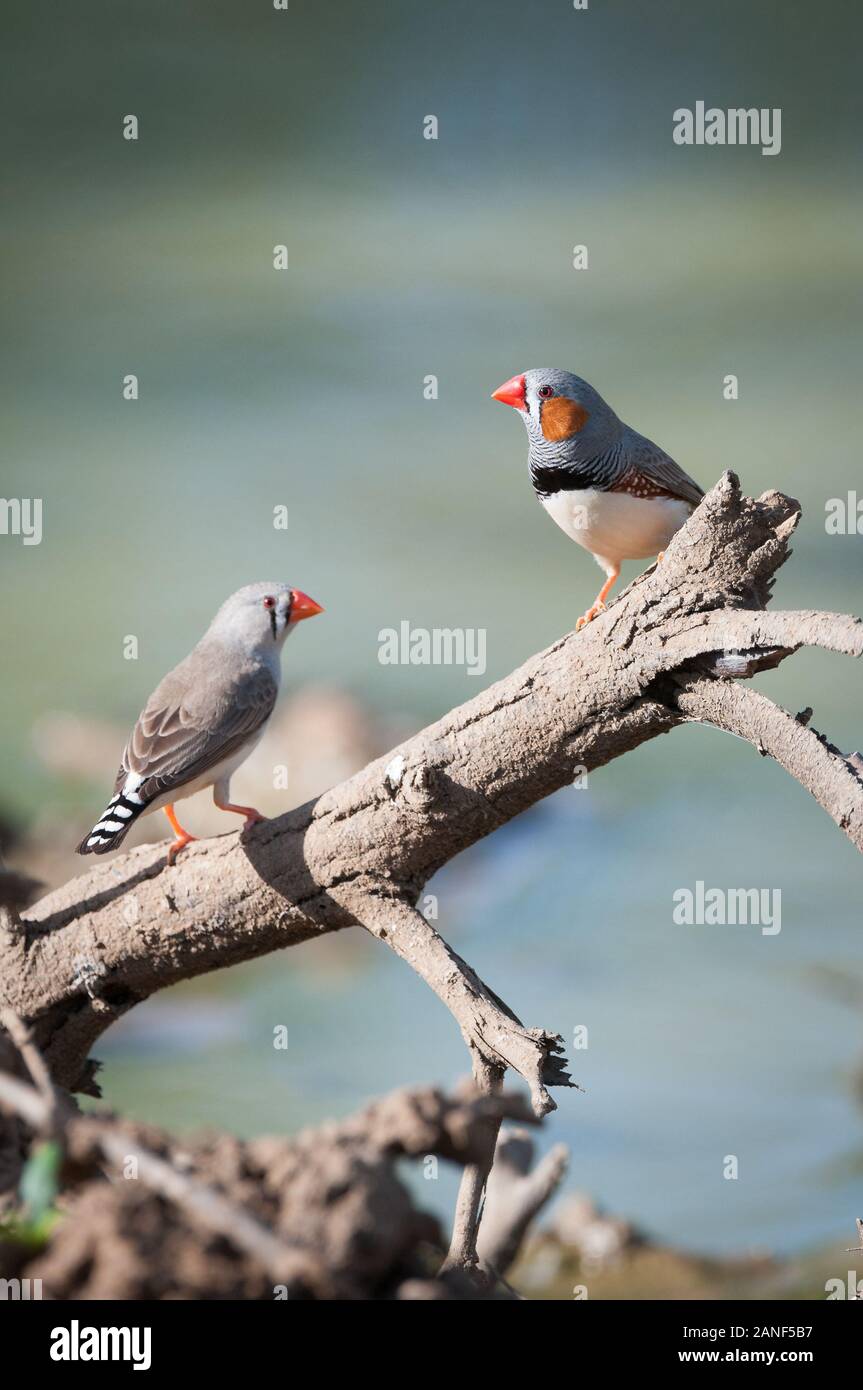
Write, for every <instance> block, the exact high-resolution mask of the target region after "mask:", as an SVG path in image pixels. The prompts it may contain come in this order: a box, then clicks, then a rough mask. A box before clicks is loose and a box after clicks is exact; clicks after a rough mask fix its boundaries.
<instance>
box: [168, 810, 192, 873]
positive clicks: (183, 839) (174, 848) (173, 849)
mask: <svg viewBox="0 0 863 1390" xmlns="http://www.w3.org/2000/svg"><path fill="white" fill-rule="evenodd" d="M162 810H163V811H164V812H165V815H166V816H167V817H168V820H169V821H170V822H171V829H172V830H173V832H174V834H175V835H176V837H177V838H176V840H175V841H174V843H173V844H172V845H169V846H168V863H169V864H173V862H174V860H175V859H176V857H177V855H178V854H179V853H180V850H181V849H184V848H185V846H186V845H188V844H189V843H190V842H191V841H192V840H197V838H198V837H197V835H190V834H189V832H188V830H184V829H183V827H182V825H181V824H180V822H179V821H178V820H177V817H176V816H175V815H174V807H173V805H171V806H163V807H162Z"/></svg>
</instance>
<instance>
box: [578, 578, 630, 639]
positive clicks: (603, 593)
mask: <svg viewBox="0 0 863 1390" xmlns="http://www.w3.org/2000/svg"><path fill="white" fill-rule="evenodd" d="M619 575H620V566H619V565H615V567H614V569H613V570H612V571H611V574H610V575H609V576H608V578H607V579H606V581H605V583H604V584H603V586H602V588H601V589H600V591H599V593H598V594H597V596H596V602H595V603H594V605H593V607H592V608H588V610H587V612H586V613H583V614H582V615H581V617H580V618H579V620H578V622H577V623H576V625H575V630H576V632H581V629H582V628H583V627H584V626H585V625H586V624H587V623H592V622H593V620H594V618H598V617H599V614H600V613H604V612H605V600H606V599H607V598H608V595H609V594H610V593H611V590H612V589H613V587H614V585H615V584H616V583H617V579H618V576H619Z"/></svg>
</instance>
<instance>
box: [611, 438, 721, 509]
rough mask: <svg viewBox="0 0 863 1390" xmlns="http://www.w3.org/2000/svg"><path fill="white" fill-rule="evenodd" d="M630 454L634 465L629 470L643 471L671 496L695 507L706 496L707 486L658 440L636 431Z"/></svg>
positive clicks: (656, 486) (658, 488)
mask: <svg viewBox="0 0 863 1390" xmlns="http://www.w3.org/2000/svg"><path fill="white" fill-rule="evenodd" d="M627 454H628V456H629V458H630V460H631V468H630V470H628V471H631V472H635V473H639V474H641V476H642V477H643V478H645V479H647V480H648V481H649V482H650V483H652V484H653V486H654V488H655V489H656V490H657V491H658V492H665V493H667V494H668V496H669V497H679V498H680V500H681V501H682V502H689V503H690V504H691V506H693V507H697V506H698V504H699V502H700V501H701V499H702V497H703V496H704V490H703V488H700V487H699V486H698V483H697V482H696V481H695V479H694V478H690V476H689V474H688V473H684V471H683V469H682V468H681V467H680V464H678V463H675V462H674V459H673V458H669V457H668V454H666V453H665V452H664V450H662V449H660V448H659V445H658V444H654V443H653V442H652V440H650V439H645V438H644V436H643V435H636V434H635V431H632V440H631V441H630V442H629V444H628V447H627Z"/></svg>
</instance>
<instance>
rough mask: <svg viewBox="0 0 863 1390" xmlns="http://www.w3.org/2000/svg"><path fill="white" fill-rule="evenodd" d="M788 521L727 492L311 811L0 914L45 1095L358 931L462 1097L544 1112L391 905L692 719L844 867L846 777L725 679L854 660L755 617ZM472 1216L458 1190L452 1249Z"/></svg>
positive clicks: (427, 939) (861, 643)
mask: <svg viewBox="0 0 863 1390" xmlns="http://www.w3.org/2000/svg"><path fill="white" fill-rule="evenodd" d="M798 519H799V508H798V505H797V503H795V502H793V501H792V500H791V499H789V498H786V497H784V496H782V495H781V494H780V493H775V492H773V493H767V494H765V495H764V496H763V497H762V498H760V499H759V500H757V501H754V500H752V499H750V498H747V497H745V496H743V495H741V492H740V488H739V484H738V482H737V479H736V478H735V477H734V475H733V474H731V473H727V474H725V475H724V477H723V478H722V479H721V480H720V482H719V483H718V484H717V485H716V487H714V488H713V490H712V491H711V493H710V494H709V495H708V496H707V497H706V498H705V499H704V501H703V502H702V504H701V506H700V507H699V508H698V509H697V511H696V512H695V513H694V515H693V516H692V517H691V519H690V520H689V522H688V523H687V525H686V526H685V527H684V528H683V530H681V531H680V532H678V534H677V535H676V536H675V537H674V539H673V541H672V542H671V545H670V546H669V548H668V551H667V552H666V555H665V559H664V560H663V562H662V564H661V565H660V566H658V567H655V568H654V569H653V570H650V571H648V572H647V573H646V574H644V575H642V576H640V577H639V579H637V580H636V581H635V582H634V583H633V584H631V585H630V586H629V588H628V589H627V590H626V591H625V593H624V594H623V595H622V596H621V597H620V598H619V599H618V601H617V602H616V603H615V604H614V605H613V606H612V607H611V608H610V609H609V611H608V612H607V613H606V614H604V615H602V617H600V618H599V619H598V620H597V621H595V622H594V623H592V624H590V626H588V627H587V628H585V629H584V630H583V631H582V632H580V633H578V634H576V633H570V634H569V635H568V636H566V637H563V638H561V639H560V640H559V641H558V642H555V643H554V644H553V645H552V646H551V647H549V648H548V649H547V650H546V651H544V652H541V653H539V654H538V655H536V656H534V657H531V658H530V659H529V660H528V661H527V662H525V664H524V665H523V666H522V667H520V668H519V669H518V670H517V671H515V672H513V673H512V674H511V675H510V676H508V677H506V678H505V679H504V680H501V681H499V682H497V683H496V684H495V685H493V686H491V687H490V688H489V689H487V690H485V691H483V692H482V693H481V694H479V695H477V696H476V697H475V698H474V699H473V700H471V701H469V702H468V703H467V704H464V705H462V706H460V707H459V708H458V709H455V710H453V711H452V712H451V713H449V714H447V715H445V716H444V718H443V719H441V720H439V721H438V723H436V724H433V725H431V726H430V727H429V728H427V729H424V730H423V731H422V732H420V733H418V734H417V735H415V737H413V738H411V739H408V740H407V741H406V742H404V743H403V744H402V745H401V746H400V747H399V748H398V749H396V750H394V751H393V752H392V753H390V754H388V755H387V756H386V757H384V758H381V759H378V760H377V761H376V762H373V763H371V764H370V765H369V766H368V767H366V768H365V769H364V770H363V771H362V772H359V773H358V774H357V775H356V776H355V777H353V778H351V779H350V780H349V781H347V782H345V783H343V784H342V785H341V786H337V787H335V788H333V789H332V790H330V791H328V792H326V793H325V794H324V795H323V796H321V797H319V798H318V800H317V801H315V802H312V803H309V804H307V805H306V806H303V807H300V808H299V809H297V810H295V811H291V812H289V813H288V814H286V815H283V816H280V817H278V818H277V819H275V820H272V821H270V822H267V823H265V824H262V825H260V826H257V827H255V828H254V829H252V830H251V831H250V832H248V833H245V834H243V835H237V834H232V835H226V836H224V837H221V838H219V839H214V840H209V841H205V842H201V843H198V844H194V845H191V846H190V847H189V848H188V849H187V850H186V851H185V852H184V854H183V855H182V856H181V858H180V860H179V861H178V863H177V864H176V865H175V866H174V867H172V868H169V867H167V866H166V862H165V850H164V847H162V846H153V845H148V846H144V847H141V848H139V849H135V850H132V851H131V852H129V853H127V854H124V855H121V856H119V857H118V858H116V859H113V860H110V861H108V862H104V863H101V864H100V865H99V866H98V867H97V868H95V869H94V870H92V871H91V872H89V873H87V874H85V875H83V876H82V877H81V878H79V879H76V880H75V881H73V882H71V883H69V884H67V885H66V886H65V887H63V888H61V889H58V890H57V891H56V892H54V893H51V894H49V895H48V897H46V898H45V899H43V900H42V902H40V903H38V904H37V905H36V906H35V907H33V908H31V909H30V910H28V911H27V912H26V914H25V915H24V916H23V917H22V919H21V920H16V918H15V917H14V914H8V913H7V914H6V915H5V917H4V918H3V921H2V923H0V999H4V1000H5V1001H6V1003H7V1004H8V1005H10V1006H11V1007H12V1008H14V1009H15V1011H16V1012H17V1013H19V1014H20V1015H21V1016H22V1017H23V1018H25V1019H26V1020H27V1021H28V1022H29V1023H30V1024H31V1026H32V1027H33V1030H34V1033H35V1037H36V1040H37V1042H38V1044H39V1047H40V1049H41V1051H42V1053H43V1054H44V1056H45V1058H46V1061H47V1063H48V1066H49V1067H50V1070H51V1074H52V1076H53V1077H54V1079H55V1081H57V1082H58V1083H59V1084H61V1085H63V1086H66V1087H69V1088H71V1089H82V1090H88V1089H89V1090H93V1089H94V1082H93V1064H92V1063H90V1062H88V1054H89V1051H90V1048H91V1047H92V1045H93V1043H94V1042H95V1040H96V1039H97V1038H98V1037H99V1035H100V1034H101V1033H102V1032H103V1031H104V1030H105V1029H106V1028H107V1027H108V1026H109V1025H110V1024H111V1023H112V1022H113V1021H114V1020H115V1019H116V1018H118V1017H120V1016H121V1015H122V1014H123V1013H125V1012H126V1011H127V1010H128V1009H130V1008H131V1007H133V1006H134V1005H135V1004H136V1003H138V1002H139V1001H141V1000H143V999H146V998H147V997H148V996H149V995H151V994H153V993H154V992H155V991H156V990H159V989H161V988H164V987H165V986H166V985H171V984H175V983H176V982H177V981H179V980H182V979H187V978H189V977H191V976H195V975H201V974H204V973H206V972H208V971H210V970H215V969H219V968H223V967H225V966H228V965H232V964H236V963H238V962H240V961H244V960H249V959H251V958H253V957H256V956H260V955H264V954H266V953H267V952H269V951H273V950H278V949H281V948H283V947H287V946H293V945H296V944H297V943H299V942H301V941H305V940H308V939H309V938H310V937H313V936H316V935H318V934H320V933H322V932H328V931H334V930H339V929H341V928H343V927H347V926H352V925H360V926H364V927H367V928H368V930H369V931H371V932H372V933H373V934H374V935H376V936H377V937H378V938H379V939H380V940H382V941H383V942H385V944H387V945H388V946H390V947H391V949H393V950H395V951H396V953H397V954H399V955H400V956H402V958H403V959H405V960H406V961H407V962H408V963H409V964H410V965H411V966H412V967H413V968H414V969H416V970H417V971H418V973H419V974H421V975H422V977H423V978H424V979H425V980H426V981H427V982H428V983H429V984H430V985H431V986H432V988H433V989H434V990H435V992H436V993H437V994H438V995H439V997H440V998H441V999H442V1000H443V1001H444V1002H445V1003H446V1005H447V1007H448V1008H450V1010H451V1011H452V1013H453V1014H454V1016H455V1018H456V1020H457V1022H458V1023H459V1027H460V1028H461V1030H462V1032H463V1034H464V1036H465V1039H466V1041H467V1042H468V1045H469V1047H470V1049H471V1052H472V1054H473V1058H474V1064H475V1068H476V1069H477V1072H478V1075H479V1076H480V1079H482V1077H483V1076H485V1079H486V1083H487V1084H488V1085H489V1086H493V1084H494V1082H495V1079H496V1077H497V1076H498V1075H500V1074H502V1070H503V1069H504V1068H505V1067H506V1066H509V1067H512V1068H513V1069H515V1070H516V1071H518V1072H520V1074H521V1075H522V1076H524V1077H525V1079H526V1080H527V1082H528V1084H529V1086H530V1089H531V1095H532V1098H533V1105H534V1109H535V1111H536V1113H538V1114H541V1113H544V1112H545V1111H546V1110H548V1109H549V1108H551V1107H552V1106H553V1102H552V1101H551V1099H550V1097H549V1095H548V1089H547V1088H548V1087H549V1086H554V1085H565V1084H568V1078H567V1076H566V1072H565V1070H564V1063H563V1059H562V1058H561V1057H560V1055H559V1042H558V1040H557V1039H556V1037H555V1035H554V1034H553V1033H549V1032H546V1031H545V1030H543V1029H536V1028H525V1027H523V1026H522V1024H521V1023H520V1022H519V1020H518V1019H517V1018H516V1016H515V1014H513V1013H512V1011H511V1010H510V1009H509V1008H508V1006H507V1005H505V1004H503V1003H502V1001H501V1000H500V999H499V998H498V997H497V996H496V995H495V994H494V993H493V992H492V991H491V990H490V989H488V987H487V986H485V985H484V984H483V983H482V981H481V980H479V978H478V977H477V976H476V975H475V973H474V972H473V970H471V969H470V967H469V966H467V965H466V964H465V962H464V961H462V960H461V959H460V958H459V957H458V956H457V955H456V954H455V953H454V952H453V951H451V949H450V948H449V947H448V946H447V945H446V943H445V942H444V941H443V940H442V938H441V937H440V936H439V935H438V933H437V932H435V931H434V929H433V928H432V927H431V926H430V925H429V923H427V922H426V921H425V920H424V919H423V918H422V917H421V915H420V914H419V913H418V912H416V910H415V909H414V907H413V904H414V903H415V902H416V900H417V898H418V895H419V894H420V892H421V890H422V888H423V886H424V885H425V883H426V882H427V880H428V879H429V878H430V877H431V875H432V874H434V873H435V872H436V870H438V869H439V868H441V867H442V865H444V864H445V863H447V862H448V860H450V859H451V858H452V857H453V856H454V855H456V854H458V853H459V852H460V851H461V850H463V849H466V848H467V847H468V846H470V845H472V844H473V843H475V842H476V841H477V840H479V839H480V838H482V837H483V836H484V835H487V834H489V833H490V832H491V831H493V830H495V829H496V828H497V827H498V826H500V825H502V824H504V823H505V822H506V821H508V820H509V819H511V818H512V817H513V816H515V815H517V814H518V813H519V812H520V811H523V810H524V809H526V808H527V807H528V806H530V805H532V804H533V803H535V802H536V801H538V800H539V799H540V798H542V797H544V796H547V795H549V794H550V793H551V792H553V791H556V790H558V789H559V788H560V787H563V786H565V785H566V784H567V783H569V782H571V781H572V780H573V779H574V778H575V777H576V776H578V775H580V774H581V772H582V771H583V770H587V771H591V770H593V769H595V768H598V767H601V766H603V765H604V764H605V763H607V762H609V761H610V760H611V759H613V758H616V757H619V756H620V755H621V754H623V753H625V752H627V751H629V750H630V749H632V748H635V747H637V746H638V745H639V744H641V743H643V742H645V741H646V740H647V739H651V738H655V737H656V736H657V735H658V734H664V733H668V732H669V731H670V730H671V729H673V728H675V727H677V726H678V725H680V724H682V723H686V722H689V721H692V720H694V719H695V720H701V721H703V722H706V723H711V724H714V725H716V726H717V727H719V728H724V729H728V730H730V731H731V732H734V733H738V734H740V735H741V736H742V737H744V738H747V739H749V740H750V742H752V743H754V745H755V746H756V747H757V748H759V750H760V751H762V752H765V753H768V754H770V756H772V757H774V758H776V760H777V761H779V762H780V763H781V764H782V765H783V766H784V767H785V768H786V769H787V770H788V771H789V772H790V773H791V774H792V776H794V777H795V778H797V780H799V781H800V782H801V783H802V785H803V786H805V787H806V788H807V789H808V790H809V791H810V792H811V793H812V795H813V796H814V797H815V798H816V800H818V802H819V804H821V805H822V806H823V807H824V808H825V809H826V810H827V811H828V813H829V814H830V815H831V816H832V817H833V819H834V820H835V821H836V822H837V824H839V825H840V826H841V827H842V829H843V830H844V831H845V832H846V834H848V835H849V837H850V838H851V839H852V841H853V842H854V843H855V844H856V845H857V846H858V847H859V848H863V778H861V775H860V770H859V764H857V763H855V762H854V761H853V760H851V759H846V758H843V757H842V755H841V754H840V753H839V752H838V751H837V750H835V749H833V748H831V747H830V745H829V744H826V743H825V742H824V741H822V740H821V739H820V738H819V737H818V736H817V735H816V734H814V733H813V732H812V731H810V730H808V729H806V728H805V727H804V725H803V724H802V723H801V722H800V721H799V720H794V719H793V718H792V717H791V716H790V715H788V714H786V713H785V712H784V711H781V710H779V709H778V708H777V707H776V706H774V705H773V704H771V702H770V701H769V700H767V699H766V698H765V697H763V696H761V695H758V694H755V693H753V692H752V691H748V690H744V689H742V688H739V687H737V686H735V685H734V684H733V683H732V682H731V680H730V679H729V677H733V676H734V677H736V676H745V675H749V674H752V673H753V672H754V671H757V670H763V669H766V668H769V667H770V666H775V665H776V664H778V663H779V662H780V661H781V660H783V659H785V657H787V656H788V655H790V654H791V653H792V652H794V651H796V650H798V649H799V648H800V647H801V646H804V645H816V646H821V647H824V648H826V649H828V650H831V651H837V652H843V653H846V654H849V655H854V656H859V655H861V653H863V625H861V623H860V621H859V620H858V619H856V618H851V617H847V616H845V615H844V614H831V613H815V612H800V613H768V612H766V611H765V609H766V605H767V603H768V601H769V598H770V591H771V588H772V585H773V581H774V577H775V574H776V571H777V570H778V568H779V567H780V566H781V565H782V564H783V563H784V561H785V559H786V558H787V556H788V553H789V549H788V542H789V538H790V536H791V534H792V532H793V530H794V527H795V525H796V523H797V520H798ZM474 1178H475V1175H474ZM466 1181H467V1179H466ZM474 1187H475V1188H476V1181H475V1180H474ZM480 1189H481V1184H480ZM477 1203H478V1192H477V1191H476V1190H475V1191H474V1192H473V1194H472V1196H471V1208H472V1211H473V1218H472V1227H471V1223H470V1222H469V1223H468V1227H467V1228H466V1229H467V1231H468V1239H470V1236H471V1229H472V1231H473V1234H474V1235H475V1212H476V1205H477Z"/></svg>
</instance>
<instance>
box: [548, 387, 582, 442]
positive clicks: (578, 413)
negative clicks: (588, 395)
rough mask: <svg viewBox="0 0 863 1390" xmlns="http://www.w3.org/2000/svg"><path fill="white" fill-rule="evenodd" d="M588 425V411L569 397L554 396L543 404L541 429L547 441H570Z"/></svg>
mask: <svg viewBox="0 0 863 1390" xmlns="http://www.w3.org/2000/svg"><path fill="white" fill-rule="evenodd" d="M586 424H587V411H586V410H585V408H584V406H583V405H579V403H578V401H571V400H570V399H569V397H568V396H552V397H551V399H550V400H547V401H543V403H542V418H541V420H540V427H541V429H542V432H543V434H544V435H545V438H546V439H549V440H557V439H570V438H571V437H572V435H574V434H578V431H579V430H580V429H583V428H584V426H585V425H586Z"/></svg>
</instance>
